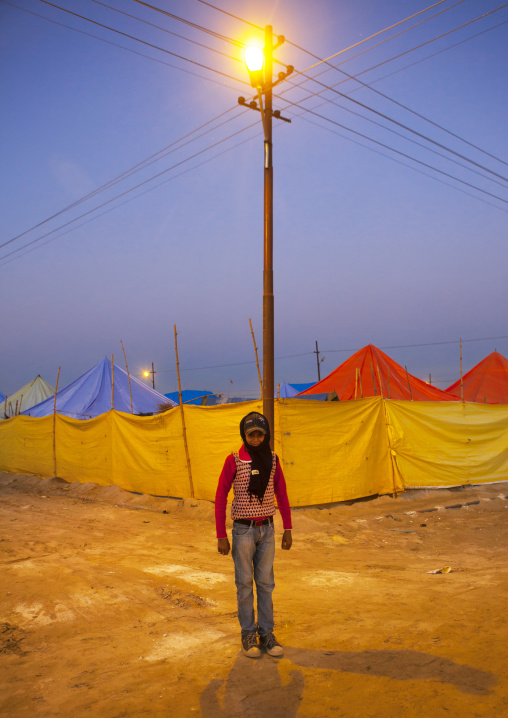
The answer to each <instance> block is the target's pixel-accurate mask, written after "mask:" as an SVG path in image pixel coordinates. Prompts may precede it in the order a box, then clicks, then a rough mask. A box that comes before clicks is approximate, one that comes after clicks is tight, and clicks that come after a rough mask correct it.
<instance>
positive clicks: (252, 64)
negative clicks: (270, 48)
mask: <svg viewBox="0 0 508 718" xmlns="http://www.w3.org/2000/svg"><path fill="white" fill-rule="evenodd" d="M263 62H264V57H263V50H262V49H261V48H260V47H257V45H251V46H250V47H247V48H245V64H246V65H247V69H248V70H249V72H259V71H260V70H262V69H263Z"/></svg>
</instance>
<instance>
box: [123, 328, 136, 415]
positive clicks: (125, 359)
mask: <svg viewBox="0 0 508 718" xmlns="http://www.w3.org/2000/svg"><path fill="white" fill-rule="evenodd" d="M120 344H121V345H122V351H123V358H124V361H125V368H126V369H127V379H128V380H129V396H130V398H131V414H134V409H133V408H132V390H131V375H130V374H129V365H128V364H127V357H126V355H125V349H124V347H123V341H122V340H121V339H120Z"/></svg>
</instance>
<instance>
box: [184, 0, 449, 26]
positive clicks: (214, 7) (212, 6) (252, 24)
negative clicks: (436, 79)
mask: <svg viewBox="0 0 508 718" xmlns="http://www.w3.org/2000/svg"><path fill="white" fill-rule="evenodd" d="M198 2H200V3H202V4H203V5H208V7H211V8H213V9H214V10H218V12H222V13H224V15H229V17H232V18H234V19H235V20H240V22H244V23H245V24H246V25H250V26H251V27H255V28H256V30H261V32H263V30H264V28H262V27H259V25H255V24H254V23H253V22H249V20H244V19H243V18H241V17H238V15H233V13H232V12H227V11H226V10H223V9H222V8H220V7H216V6H215V5H212V4H211V3H209V2H205V0H198ZM443 2H444V0H443Z"/></svg>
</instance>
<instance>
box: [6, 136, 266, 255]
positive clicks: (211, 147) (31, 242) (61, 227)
mask: <svg viewBox="0 0 508 718" xmlns="http://www.w3.org/2000/svg"><path fill="white" fill-rule="evenodd" d="M257 124H258V123H257V122H254V123H252V124H251V125H248V126H247V127H244V128H242V129H241V130H238V131H237V132H234V133H233V134H231V135H229V136H228V137H225V138H223V139H221V140H218V141H217V142H215V143H214V144H212V145H210V146H209V147H205V148H204V149H202V150H200V151H199V152H196V153H195V154H194V155H191V156H190V157H187V158H185V159H183V160H181V161H180V162H177V163H176V164H174V165H172V166H171V167H168V168H167V169H165V170H163V171H162V172H159V173H158V174H156V175H154V176H153V177H150V178H148V179H146V180H144V181H143V182H140V183H139V184H137V185H135V186H134V187H131V188H130V189H128V190H125V192H122V193H121V194H119V195H116V196H115V197H112V198H111V199H109V200H107V201H106V202H103V203H102V204H100V205H98V206H97V207H93V208H92V209H90V210H88V211H87V212H84V213H83V214H81V215H79V217H75V218H74V219H71V220H69V221H68V222H66V223H65V224H62V225H60V226H59V227H56V228H55V229H52V230H50V231H49V232H46V234H43V235H41V236H39V237H36V238H35V239H32V240H31V241H30V242H27V243H26V244H24V245H23V246H21V247H18V248H16V249H14V250H12V251H11V252H9V253H7V254H4V255H3V256H2V257H0V261H2V260H4V259H7V258H8V257H10V256H12V255H13V254H17V253H18V252H20V251H21V250H23V249H25V248H26V247H29V246H31V245H33V244H35V243H37V242H39V241H41V240H42V239H45V238H46V237H48V236H49V235H51V234H54V233H55V232H58V231H59V230H60V229H64V228H65V227H68V226H69V225H71V224H73V223H74V222H77V221H78V220H80V219H82V218H83V217H86V216H87V215H89V214H91V213H92V212H96V211H97V210H98V209H101V208H102V207H105V206H106V205H108V204H111V202H114V201H115V200H117V199H120V198H121V197H124V196H125V195H127V194H130V192H133V191H134V190H136V189H139V187H142V186H144V185H146V184H147V183H148V182H152V181H153V180H155V179H157V178H158V177H161V176H162V175H164V174H166V173H167V172H170V171H171V170H173V169H175V168H176V167H179V166H181V165H182V164H185V163H186V162H189V161H190V160H192V159H195V158H196V157H198V156H200V155H202V154H203V153H204V152H208V151H209V150H211V149H213V148H214V147H217V146H218V145H220V144H222V143H223V142H227V140H230V139H232V138H233V137H235V136H236V135H239V134H241V133H242V132H245V131H246V130H248V129H250V128H252V127H255V126H257Z"/></svg>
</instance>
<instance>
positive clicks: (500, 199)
mask: <svg viewBox="0 0 508 718" xmlns="http://www.w3.org/2000/svg"><path fill="white" fill-rule="evenodd" d="M292 104H294V105H296V106H299V104H298V103H292ZM302 109H304V110H305V111H306V112H308V113H310V114H311V115H314V116H315V117H319V118H320V119H321V120H325V121H326V122H330V123H332V124H333V125H337V127H341V128H342V129H343V130H347V131H348V132H352V133H353V134H355V135H358V136H359V137H363V139H366V140H369V142H373V143H374V144H376V145H379V146H380V147H384V148H385V149H387V150H390V151H391V152H395V153H396V154H398V155H401V156H403V157H405V158H406V159H409V160H411V161H412V162H416V163H417V164H420V165H423V166H424V167H427V168H428V169H431V170H433V171H434V172H438V173H439V174H442V175H444V176H445V177H449V178H450V179H453V180H455V181H456V182H460V183H461V184H464V185H466V186H468V187H471V188H472V189H475V190H477V191H478V192H482V193H483V194H486V195H488V196H489V197H493V198H494V199H497V200H499V201H500V202H504V203H505V204H508V200H506V199H504V198H503V197H499V196H498V195H495V194H493V193H492V192H488V191H487V190H485V189H482V188H481V187H477V186H476V185H473V184H471V183H470V182H466V181H465V180H462V179H459V178H458V177H455V176H454V175H451V174H449V173H448V172H445V171H444V170H440V169H438V168H437V167H434V166H432V165H429V164H428V163H427V162H423V161H422V160H418V159H416V157H412V156H411V155H408V154H406V153H405V152H402V151H401V150H396V149H395V148H393V147H390V146H389V145H386V144H384V143H383V142H380V141H379V140H375V139H373V138H372V137H368V136H367V135H365V134H363V133H362V132H359V131H358V130H353V129H352V128H351V127H347V126H346V125H343V124H342V123H340V122H337V121H336V120H332V119H330V118H329V117H325V116H324V115H320V114H319V113H317V112H314V111H313V110H309V109H307V108H302Z"/></svg>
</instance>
